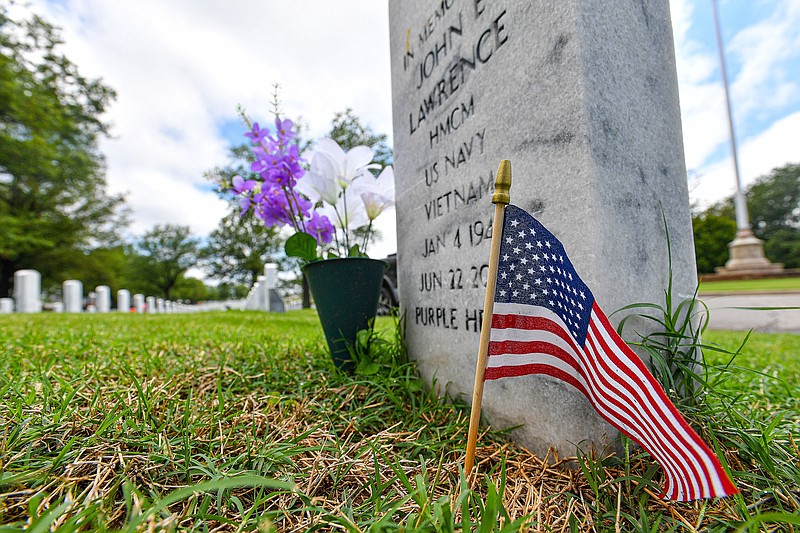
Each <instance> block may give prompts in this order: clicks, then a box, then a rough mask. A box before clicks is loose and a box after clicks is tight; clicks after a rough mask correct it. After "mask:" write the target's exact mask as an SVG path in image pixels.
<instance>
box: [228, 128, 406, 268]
mask: <svg viewBox="0 0 800 533" xmlns="http://www.w3.org/2000/svg"><path fill="white" fill-rule="evenodd" d="M245 121H246V122H247V126H248V131H247V132H246V133H245V134H244V135H245V136H246V137H248V138H249V139H250V140H251V142H252V145H253V147H252V153H253V156H254V161H253V162H252V164H251V166H250V170H251V171H252V172H253V173H254V174H255V175H257V176H258V178H256V179H244V178H242V177H241V176H234V178H233V180H232V187H231V189H232V191H233V193H234V194H235V195H236V196H237V197H238V202H239V206H240V207H241V213H240V215H241V216H245V215H246V214H247V213H248V212H250V211H252V212H253V214H254V215H255V216H256V217H258V218H259V219H261V220H262V221H263V222H264V224H265V225H266V226H268V227H269V226H284V225H286V226H291V227H292V228H293V229H294V232H295V233H294V234H293V235H292V236H291V237H290V238H289V239H288V240H287V241H286V245H285V250H286V255H288V256H290V257H299V258H301V259H303V260H305V261H307V262H311V261H317V260H320V259H331V258H336V257H366V250H367V247H368V245H369V240H370V236H371V235H372V233H373V227H372V224H373V221H374V220H375V219H376V218H377V217H378V216H379V215H380V214H381V213H382V212H383V211H385V210H386V209H388V208H390V207H392V206H393V205H394V173H393V170H392V167H391V166H387V167H386V168H384V169H383V171H381V173H380V175H379V176H378V177H377V178H375V176H374V175H373V174H372V172H371V169H373V168H378V167H379V166H378V165H376V164H373V163H372V159H373V154H372V150H371V149H370V148H369V147H367V146H356V147H355V148H352V149H351V150H349V151H347V152H345V151H344V150H343V149H342V148H341V147H340V146H339V145H338V144H337V143H336V141H334V140H333V139H321V140H320V141H318V142H317V145H316V148H315V151H314V153H313V155H312V156H311V165H310V168H309V169H308V170H306V168H304V164H306V161H305V160H304V159H303V158H302V157H301V155H300V153H299V148H298V146H297V144H296V143H294V142H292V139H294V138H295V136H296V132H295V130H294V124H293V123H292V121H291V120H288V119H286V120H281V119H280V117H278V116H276V118H275V131H274V133H271V132H270V131H269V130H268V129H266V128H261V127H260V126H259V124H258V122H251V121H250V120H249V119H247V118H246V117H245ZM356 230H360V231H358V232H357V231H356Z"/></svg>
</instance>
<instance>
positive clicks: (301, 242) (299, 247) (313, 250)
mask: <svg viewBox="0 0 800 533" xmlns="http://www.w3.org/2000/svg"><path fill="white" fill-rule="evenodd" d="M286 255H288V256H289V257H299V258H300V259H305V260H306V261H315V260H316V259H318V258H319V256H317V240H316V239H315V238H314V237H312V236H311V235H309V234H308V233H303V232H297V233H295V234H294V235H292V236H291V237H289V238H288V239H287V240H286Z"/></svg>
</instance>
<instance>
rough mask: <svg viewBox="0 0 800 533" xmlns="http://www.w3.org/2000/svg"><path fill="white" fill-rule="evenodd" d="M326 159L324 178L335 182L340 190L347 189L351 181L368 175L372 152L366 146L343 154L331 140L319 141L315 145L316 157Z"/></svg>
mask: <svg viewBox="0 0 800 533" xmlns="http://www.w3.org/2000/svg"><path fill="white" fill-rule="evenodd" d="M317 154H319V155H320V157H325V158H327V159H328V162H329V163H330V164H329V165H326V166H325V170H326V174H325V177H326V178H329V179H332V180H335V181H336V182H337V183H338V185H339V186H340V187H341V188H342V189H347V188H348V187H349V186H350V184H351V183H353V180H355V179H357V178H360V177H362V176H364V175H365V174H369V169H370V168H375V166H376V165H371V164H370V163H371V162H372V150H371V149H370V148H369V147H368V146H356V147H355V148H353V149H351V150H349V151H348V152H346V153H345V151H344V150H342V148H341V147H340V146H339V145H338V144H337V142H336V141H334V140H333V139H320V141H319V142H318V143H317V148H316V153H315V154H314V155H315V157H316V155H317Z"/></svg>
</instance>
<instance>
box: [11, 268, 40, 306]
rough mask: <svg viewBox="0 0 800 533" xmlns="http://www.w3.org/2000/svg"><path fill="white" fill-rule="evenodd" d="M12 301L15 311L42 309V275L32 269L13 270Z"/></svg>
mask: <svg viewBox="0 0 800 533" xmlns="http://www.w3.org/2000/svg"><path fill="white" fill-rule="evenodd" d="M14 302H15V305H16V307H17V309H16V310H17V313H38V312H40V311H41V310H42V275H41V274H39V271H37V270H32V269H25V270H17V271H16V272H14Z"/></svg>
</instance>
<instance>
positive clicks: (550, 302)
mask: <svg viewBox="0 0 800 533" xmlns="http://www.w3.org/2000/svg"><path fill="white" fill-rule="evenodd" d="M548 303H549V304H550V305H556V303H555V302H554V301H553V300H548Z"/></svg>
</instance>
